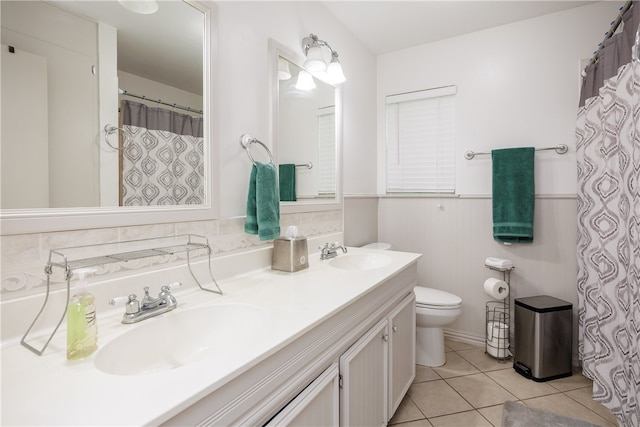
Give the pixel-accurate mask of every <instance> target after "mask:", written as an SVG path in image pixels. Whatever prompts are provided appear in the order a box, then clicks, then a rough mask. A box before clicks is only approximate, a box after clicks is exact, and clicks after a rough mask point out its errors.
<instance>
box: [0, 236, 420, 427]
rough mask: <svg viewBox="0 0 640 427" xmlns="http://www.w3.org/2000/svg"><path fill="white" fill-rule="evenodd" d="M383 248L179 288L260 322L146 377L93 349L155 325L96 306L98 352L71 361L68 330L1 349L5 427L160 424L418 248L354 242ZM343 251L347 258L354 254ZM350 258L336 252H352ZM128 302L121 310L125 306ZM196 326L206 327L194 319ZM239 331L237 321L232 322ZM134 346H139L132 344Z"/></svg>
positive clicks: (188, 296)
mask: <svg viewBox="0 0 640 427" xmlns="http://www.w3.org/2000/svg"><path fill="white" fill-rule="evenodd" d="M371 252H374V253H384V254H385V255H388V256H390V257H391V262H390V263H389V264H388V265H386V266H383V267H380V268H375V269H370V270H347V269H338V268H334V267H332V266H330V265H329V262H328V261H321V260H320V259H319V255H318V254H317V253H316V254H311V255H310V262H309V264H310V265H309V268H308V269H306V270H302V271H299V272H296V273H287V272H280V271H273V270H271V269H270V268H268V269H264V270H259V271H254V272H252V273H250V274H245V275H241V276H236V277H233V278H230V279H227V280H224V281H220V282H219V284H220V287H221V288H222V290H223V292H224V295H216V294H210V293H207V292H203V291H201V290H199V289H197V288H195V289H194V288H191V289H188V290H180V291H177V292H174V295H176V298H177V300H178V308H177V309H176V310H175V311H173V312H170V313H166V314H164V315H162V316H167V317H168V316H172V315H174V314H176V313H178V312H180V311H182V310H189V309H192V308H196V307H201V306H215V305H218V304H230V303H242V304H251V305H256V306H259V307H261V309H264V310H265V318H264V321H263V322H261V324H260V325H256V328H259V329H260V333H257V334H253V335H252V337H251V339H250V340H245V341H248V343H247V342H245V343H244V344H245V345H242V347H243V348H242V350H241V351H232V350H231V349H224V351H220V352H219V354H216V355H215V356H214V357H215V360H214V361H213V362H214V363H212V359H210V358H205V359H202V360H199V361H196V362H193V363H191V364H189V365H186V366H181V367H179V368H175V369H171V370H167V371H160V372H154V373H149V374H144V375H129V376H127V375H112V374H107V373H104V372H102V371H100V370H98V369H97V368H96V367H95V365H94V362H95V358H96V354H98V353H99V352H100V349H101V348H102V347H104V346H106V345H107V344H108V343H109V342H110V341H112V340H113V339H114V338H116V337H118V336H120V335H121V334H123V333H126V332H127V331H129V330H131V329H132V328H136V327H138V326H140V325H144V324H145V323H146V322H153V321H154V320H155V319H159V318H160V317H156V318H155V319H149V320H145V321H143V322H141V323H138V324H133V325H123V324H121V323H120V320H121V318H122V314H121V312H118V313H117V314H115V312H110V313H109V315H108V316H107V315H103V316H101V315H100V313H98V328H99V329H98V332H99V345H100V347H101V348H99V349H98V351H97V352H96V353H94V354H93V355H92V356H90V357H89V358H87V359H85V360H82V361H75V362H70V361H67V360H66V333H65V331H64V330H61V331H59V332H58V333H57V334H56V336H55V337H54V339H53V340H52V342H51V344H50V345H49V347H48V348H47V350H46V351H45V354H44V355H43V356H37V355H35V354H33V353H31V352H30V351H29V350H27V349H26V348H24V347H22V346H21V345H20V344H19V343H12V344H10V345H5V346H3V348H2V350H1V353H0V354H1V357H2V405H1V421H2V425H5V426H11V425H30V426H35V425H38V426H46V425H67V426H70V425H84V426H89V425H111V426H115V425H150V424H156V425H157V424H159V423H162V422H164V421H166V420H168V419H169V418H171V417H172V416H174V415H176V414H177V413H179V412H181V411H182V410H184V409H186V408H187V407H189V406H190V405H192V404H193V403H195V402H197V401H198V400H200V399H201V398H203V397H204V396H206V395H207V394H209V393H211V392H213V391H215V390H216V389H218V388H219V387H221V386H223V385H224V384H226V383H228V382H229V381H231V380H233V379H234V378H235V377H237V376H238V375H240V374H242V373H243V372H245V371H246V370H248V369H249V368H251V367H252V366H255V365H256V364H258V363H260V362H261V361H263V360H265V359H266V358H267V357H269V356H270V355H272V354H274V353H275V352H277V351H278V350H280V349H282V348H283V347H284V346H286V345H287V344H288V343H291V342H292V341H293V340H295V339H296V338H298V337H300V336H301V335H303V334H304V333H305V332H306V331H308V330H310V329H311V328H313V327H314V326H316V325H318V324H320V323H321V322H322V321H323V320H325V319H327V318H329V317H330V316H332V315H334V314H335V313H337V312H338V311H340V310H341V309H342V308H344V307H346V306H348V305H349V304H350V303H352V302H353V301H355V300H356V299H358V298H359V297H360V296H362V295H364V294H366V293H367V292H369V291H371V290H372V289H374V288H375V287H376V286H377V285H379V284H381V283H382V282H384V281H386V280H387V279H389V278H390V277H392V276H393V275H395V274H396V273H397V272H399V271H401V270H403V269H404V268H406V267H407V266H409V265H410V264H412V263H413V262H415V261H416V260H417V259H418V258H419V257H420V255H418V254H413V253H403V252H393V251H384V252H381V251H377V250H368V249H360V248H349V254H361V253H371ZM349 254H347V255H349ZM347 255H342V254H340V255H338V257H341V256H347ZM121 309H122V308H121ZM194 327H196V328H202V327H206V325H194ZM226 327H228V328H233V325H232V324H229V325H226ZM131 351H132V352H135V351H136V349H135V348H132V349H131Z"/></svg>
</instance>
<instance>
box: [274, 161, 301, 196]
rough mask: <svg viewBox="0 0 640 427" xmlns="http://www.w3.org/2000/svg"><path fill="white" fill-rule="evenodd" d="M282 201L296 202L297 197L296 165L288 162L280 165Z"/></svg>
mask: <svg viewBox="0 0 640 427" xmlns="http://www.w3.org/2000/svg"><path fill="white" fill-rule="evenodd" d="M278 176H279V177H280V201H281V202H295V201H296V200H297V199H296V165H295V164H293V163H286V164H282V165H280V166H279V174H278Z"/></svg>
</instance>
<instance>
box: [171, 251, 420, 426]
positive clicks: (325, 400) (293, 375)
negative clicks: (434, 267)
mask: <svg viewBox="0 0 640 427" xmlns="http://www.w3.org/2000/svg"><path fill="white" fill-rule="evenodd" d="M347 279H348V277H345V281H344V283H342V282H341V283H340V286H349V281H348V280H347ZM416 282H417V266H416V263H415V262H411V263H409V264H408V265H405V266H404V267H403V268H402V269H400V270H398V271H396V272H395V273H394V274H391V275H390V276H388V277H387V278H386V279H384V280H381V281H379V282H377V283H376V284H374V285H373V286H371V287H370V288H369V289H368V290H367V291H365V292H363V293H361V294H360V295H358V296H356V297H355V298H353V299H352V300H351V301H349V303H348V304H345V305H343V306H342V307H341V308H339V309H338V310H336V311H335V312H333V313H332V314H331V315H330V316H326V317H325V318H324V319H323V320H322V321H320V322H318V323H315V324H313V325H311V326H309V327H307V328H305V329H303V330H302V331H301V333H300V334H298V335H296V336H294V337H291V338H290V339H289V340H287V342H286V343H284V344H283V345H282V346H280V347H279V348H278V349H275V350H274V351H273V352H272V353H271V354H270V355H269V356H268V357H266V358H263V359H262V360H260V361H259V362H257V363H255V364H254V365H252V366H250V367H249V368H248V369H245V370H244V371H243V372H241V373H240V374H238V375H235V376H234V377H233V378H232V379H230V380H229V381H228V382H226V383H225V384H222V385H219V386H216V387H215V388H214V389H212V390H211V391H210V392H205V393H206V394H203V396H202V398H201V399H200V400H199V401H197V402H196V403H193V404H191V405H189V406H186V407H184V408H182V410H181V412H179V413H177V414H175V415H174V416H173V417H172V418H171V419H168V420H166V421H164V422H163V425H180V426H184V425H193V426H220V425H229V426H230V425H234V426H236V425H240V426H245V425H246V426H249V425H250V426H260V425H262V426H264V425H267V426H276V425H277V426H286V425H295V426H338V425H345V426H347V425H367V426H374V425H386V424H387V422H388V420H389V418H390V417H391V416H392V415H393V412H394V411H395V410H396V409H397V406H398V404H399V402H400V400H401V399H402V397H403V396H404V394H405V393H406V391H407V390H408V387H409V386H410V384H411V382H412V381H413V378H414V376H415V295H414V293H413V287H414V286H415V285H416ZM339 378H340V383H341V385H340V388H338V379H339ZM212 387H213V386H212Z"/></svg>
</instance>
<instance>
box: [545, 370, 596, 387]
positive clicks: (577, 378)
mask: <svg viewBox="0 0 640 427" xmlns="http://www.w3.org/2000/svg"><path fill="white" fill-rule="evenodd" d="M547 383H548V384H549V385H552V386H553V387H555V388H557V389H558V390H560V391H569V390H576V389H579V388H585V387H591V385H592V381H591V380H590V379H589V378H587V377H585V376H584V375H582V373H581V372H580V371H578V370H574V372H573V375H571V376H570V377H565V378H559V379H557V380H552V381H547Z"/></svg>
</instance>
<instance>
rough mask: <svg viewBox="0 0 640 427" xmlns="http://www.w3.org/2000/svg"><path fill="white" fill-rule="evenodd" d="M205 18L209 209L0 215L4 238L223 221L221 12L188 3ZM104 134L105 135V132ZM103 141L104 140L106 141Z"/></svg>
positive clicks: (112, 209)
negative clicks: (219, 95) (219, 85)
mask: <svg viewBox="0 0 640 427" xmlns="http://www.w3.org/2000/svg"><path fill="white" fill-rule="evenodd" d="M183 1H184V2H185V3H188V4H189V5H191V6H193V7H195V8H196V9H198V10H200V11H201V12H202V13H203V15H204V40H203V59H204V60H203V95H204V102H203V109H204V111H205V115H204V119H205V123H204V130H205V132H204V137H205V139H206V141H208V142H209V143H208V145H207V148H206V155H207V156H208V159H209V161H208V162H207V166H206V168H205V174H206V176H207V177H208V178H207V182H206V184H205V185H206V189H205V195H206V203H204V204H203V205H186V206H184V205H183V206H169V207H165V206H135V207H134V206H115V207H104V208H49V209H7V210H3V211H0V224H1V227H0V235H12V234H27V233H38V232H52V231H68V230H79V229H92V228H108V227H121V226H133V225H144V224H160V223H171V222H186V221H201V220H211V219H216V218H218V217H219V212H220V206H219V185H220V181H219V172H218V170H219V168H218V167H217V166H218V160H217V159H218V139H217V138H216V135H217V134H218V111H217V108H216V106H217V102H216V101H215V100H216V97H217V87H216V83H215V82H217V75H218V73H217V70H218V68H217V57H218V55H217V53H218V34H217V24H218V22H217V8H216V5H215V4H214V3H211V2H204V1H199V0H183ZM101 132H104V131H103V130H101ZM100 136H101V137H102V135H100Z"/></svg>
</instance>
